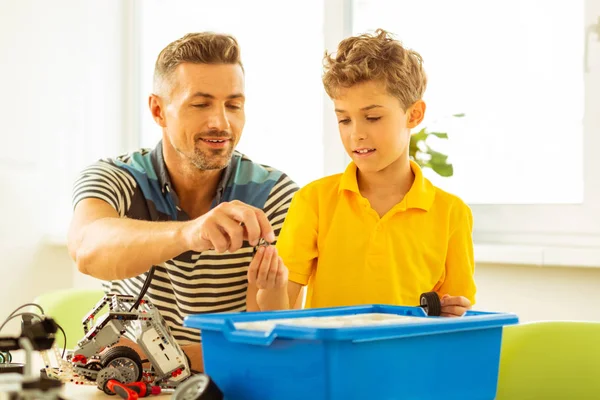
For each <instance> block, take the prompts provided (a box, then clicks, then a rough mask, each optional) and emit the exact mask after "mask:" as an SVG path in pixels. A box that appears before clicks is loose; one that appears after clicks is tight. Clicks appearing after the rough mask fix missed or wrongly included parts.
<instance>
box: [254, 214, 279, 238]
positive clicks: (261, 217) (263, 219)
mask: <svg viewBox="0 0 600 400" xmlns="http://www.w3.org/2000/svg"><path fill="white" fill-rule="evenodd" d="M254 212H255V214H256V218H257V219H258V225H260V235H261V237H263V238H264V239H265V240H266V241H267V242H269V243H273V242H274V241H275V232H273V227H272V226H271V223H270V222H269V219H268V218H267V216H266V215H265V213H264V212H263V211H262V210H259V209H255V211H254Z"/></svg>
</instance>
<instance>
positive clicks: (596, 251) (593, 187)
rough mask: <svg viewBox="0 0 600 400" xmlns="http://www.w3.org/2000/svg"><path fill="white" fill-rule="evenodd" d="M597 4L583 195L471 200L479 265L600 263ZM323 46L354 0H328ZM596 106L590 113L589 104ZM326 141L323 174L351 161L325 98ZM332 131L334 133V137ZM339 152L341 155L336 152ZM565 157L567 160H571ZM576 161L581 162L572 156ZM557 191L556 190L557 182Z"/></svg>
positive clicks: (588, 17) (346, 22)
mask: <svg viewBox="0 0 600 400" xmlns="http://www.w3.org/2000/svg"><path fill="white" fill-rule="evenodd" d="M599 15H600V2H598V1H595V0H586V1H585V29H586V30H587V29H588V27H590V26H592V25H596V33H592V34H590V35H586V40H588V46H586V49H587V52H586V61H587V64H588V66H589V69H588V71H587V72H586V73H585V82H584V90H585V105H584V107H585V110H584V119H583V135H584V137H583V143H584V159H583V163H584V168H583V171H584V199H583V202H582V203H581V204H564V205H558V204H557V205H542V204H539V205H536V204H528V205H525V204H524V205H505V204H493V205H481V204H471V205H470V207H471V209H472V211H473V216H474V232H473V239H474V242H475V258H476V261H477V262H481V263H498V264H520V265H536V266H565V267H600V157H597V156H595V154H594V150H595V149H600V113H598V111H597V109H598V107H600V90H599V88H600V18H599V17H598V16H599ZM324 32H325V35H326V41H325V43H326V48H327V49H328V50H329V51H332V50H334V49H335V48H336V47H337V44H338V43H339V41H340V40H341V39H342V38H344V37H347V36H349V35H351V34H352V1H351V0H334V1H327V2H326V8H325V29H324ZM594 105H595V106H596V111H595V112H594V110H593V107H594ZM324 111H325V113H324V115H325V120H324V122H323V123H324V144H325V154H326V155H327V156H326V160H325V162H326V163H325V166H326V171H325V172H326V173H327V174H329V173H336V172H339V170H340V168H344V167H345V166H346V164H347V163H348V162H349V158H348V157H347V155H346V153H345V151H344V150H343V148H342V147H341V144H340V140H339V138H338V137H337V126H336V124H335V117H334V114H333V112H332V110H331V101H330V100H329V99H327V101H325V110H324ZM331 132H336V135H332V134H331ZM338 151H340V152H341V153H339V154H338V153H336V152H338ZM567 157H568V155H565V162H569V160H568V158H567ZM575 162H581V160H576V161H575ZM558 184H559V183H558V182H557V188H556V190H560V187H559V186H558Z"/></svg>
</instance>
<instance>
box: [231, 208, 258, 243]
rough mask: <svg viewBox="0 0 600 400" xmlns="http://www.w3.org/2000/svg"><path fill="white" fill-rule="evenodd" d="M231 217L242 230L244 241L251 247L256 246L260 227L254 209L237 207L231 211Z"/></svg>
mask: <svg viewBox="0 0 600 400" xmlns="http://www.w3.org/2000/svg"><path fill="white" fill-rule="evenodd" d="M232 213H233V217H234V218H235V219H236V220H238V221H239V225H241V226H243V228H244V236H245V239H246V240H247V241H248V243H250V245H251V246H256V245H257V244H258V241H259V239H260V225H259V224H258V220H257V219H256V213H255V212H254V209H252V208H251V207H249V206H237V207H235V208H234V209H232Z"/></svg>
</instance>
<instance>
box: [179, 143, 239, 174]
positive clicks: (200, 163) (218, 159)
mask: <svg viewBox="0 0 600 400" xmlns="http://www.w3.org/2000/svg"><path fill="white" fill-rule="evenodd" d="M207 152H210V153H212V154H210V155H207V154H206V153H207ZM232 154H233V146H231V147H229V148H227V149H223V150H221V149H207V150H201V149H198V148H194V155H193V156H192V157H188V158H189V160H190V161H191V163H192V165H194V167H196V168H197V169H199V170H201V171H209V170H219V169H223V168H225V167H227V165H228V164H229V161H230V160H231V156H232Z"/></svg>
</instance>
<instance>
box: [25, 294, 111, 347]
mask: <svg viewBox="0 0 600 400" xmlns="http://www.w3.org/2000/svg"><path fill="white" fill-rule="evenodd" d="M103 296H104V291H103V290H102V289H65V290H57V291H53V292H48V293H44V294H42V295H41V296H39V297H37V298H36V299H35V300H34V303H37V304H39V305H40V306H42V308H43V309H44V313H45V314H46V315H47V316H49V317H52V318H54V320H55V321H56V322H57V323H58V324H59V325H60V326H61V327H62V328H63V329H64V330H65V333H66V334H67V349H74V348H75V346H76V345H77V342H78V341H79V340H81V338H82V337H83V335H84V332H83V325H82V320H83V317H85V315H86V314H87V313H88V312H90V310H91V309H92V308H93V307H94V306H95V305H96V303H98V301H100V299H101V298H102V297H103ZM36 312H39V311H37V310H36ZM63 340H64V338H63V337H62V334H60V333H58V334H57V337H56V345H57V346H58V347H59V348H62V347H63V343H64V342H63Z"/></svg>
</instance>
